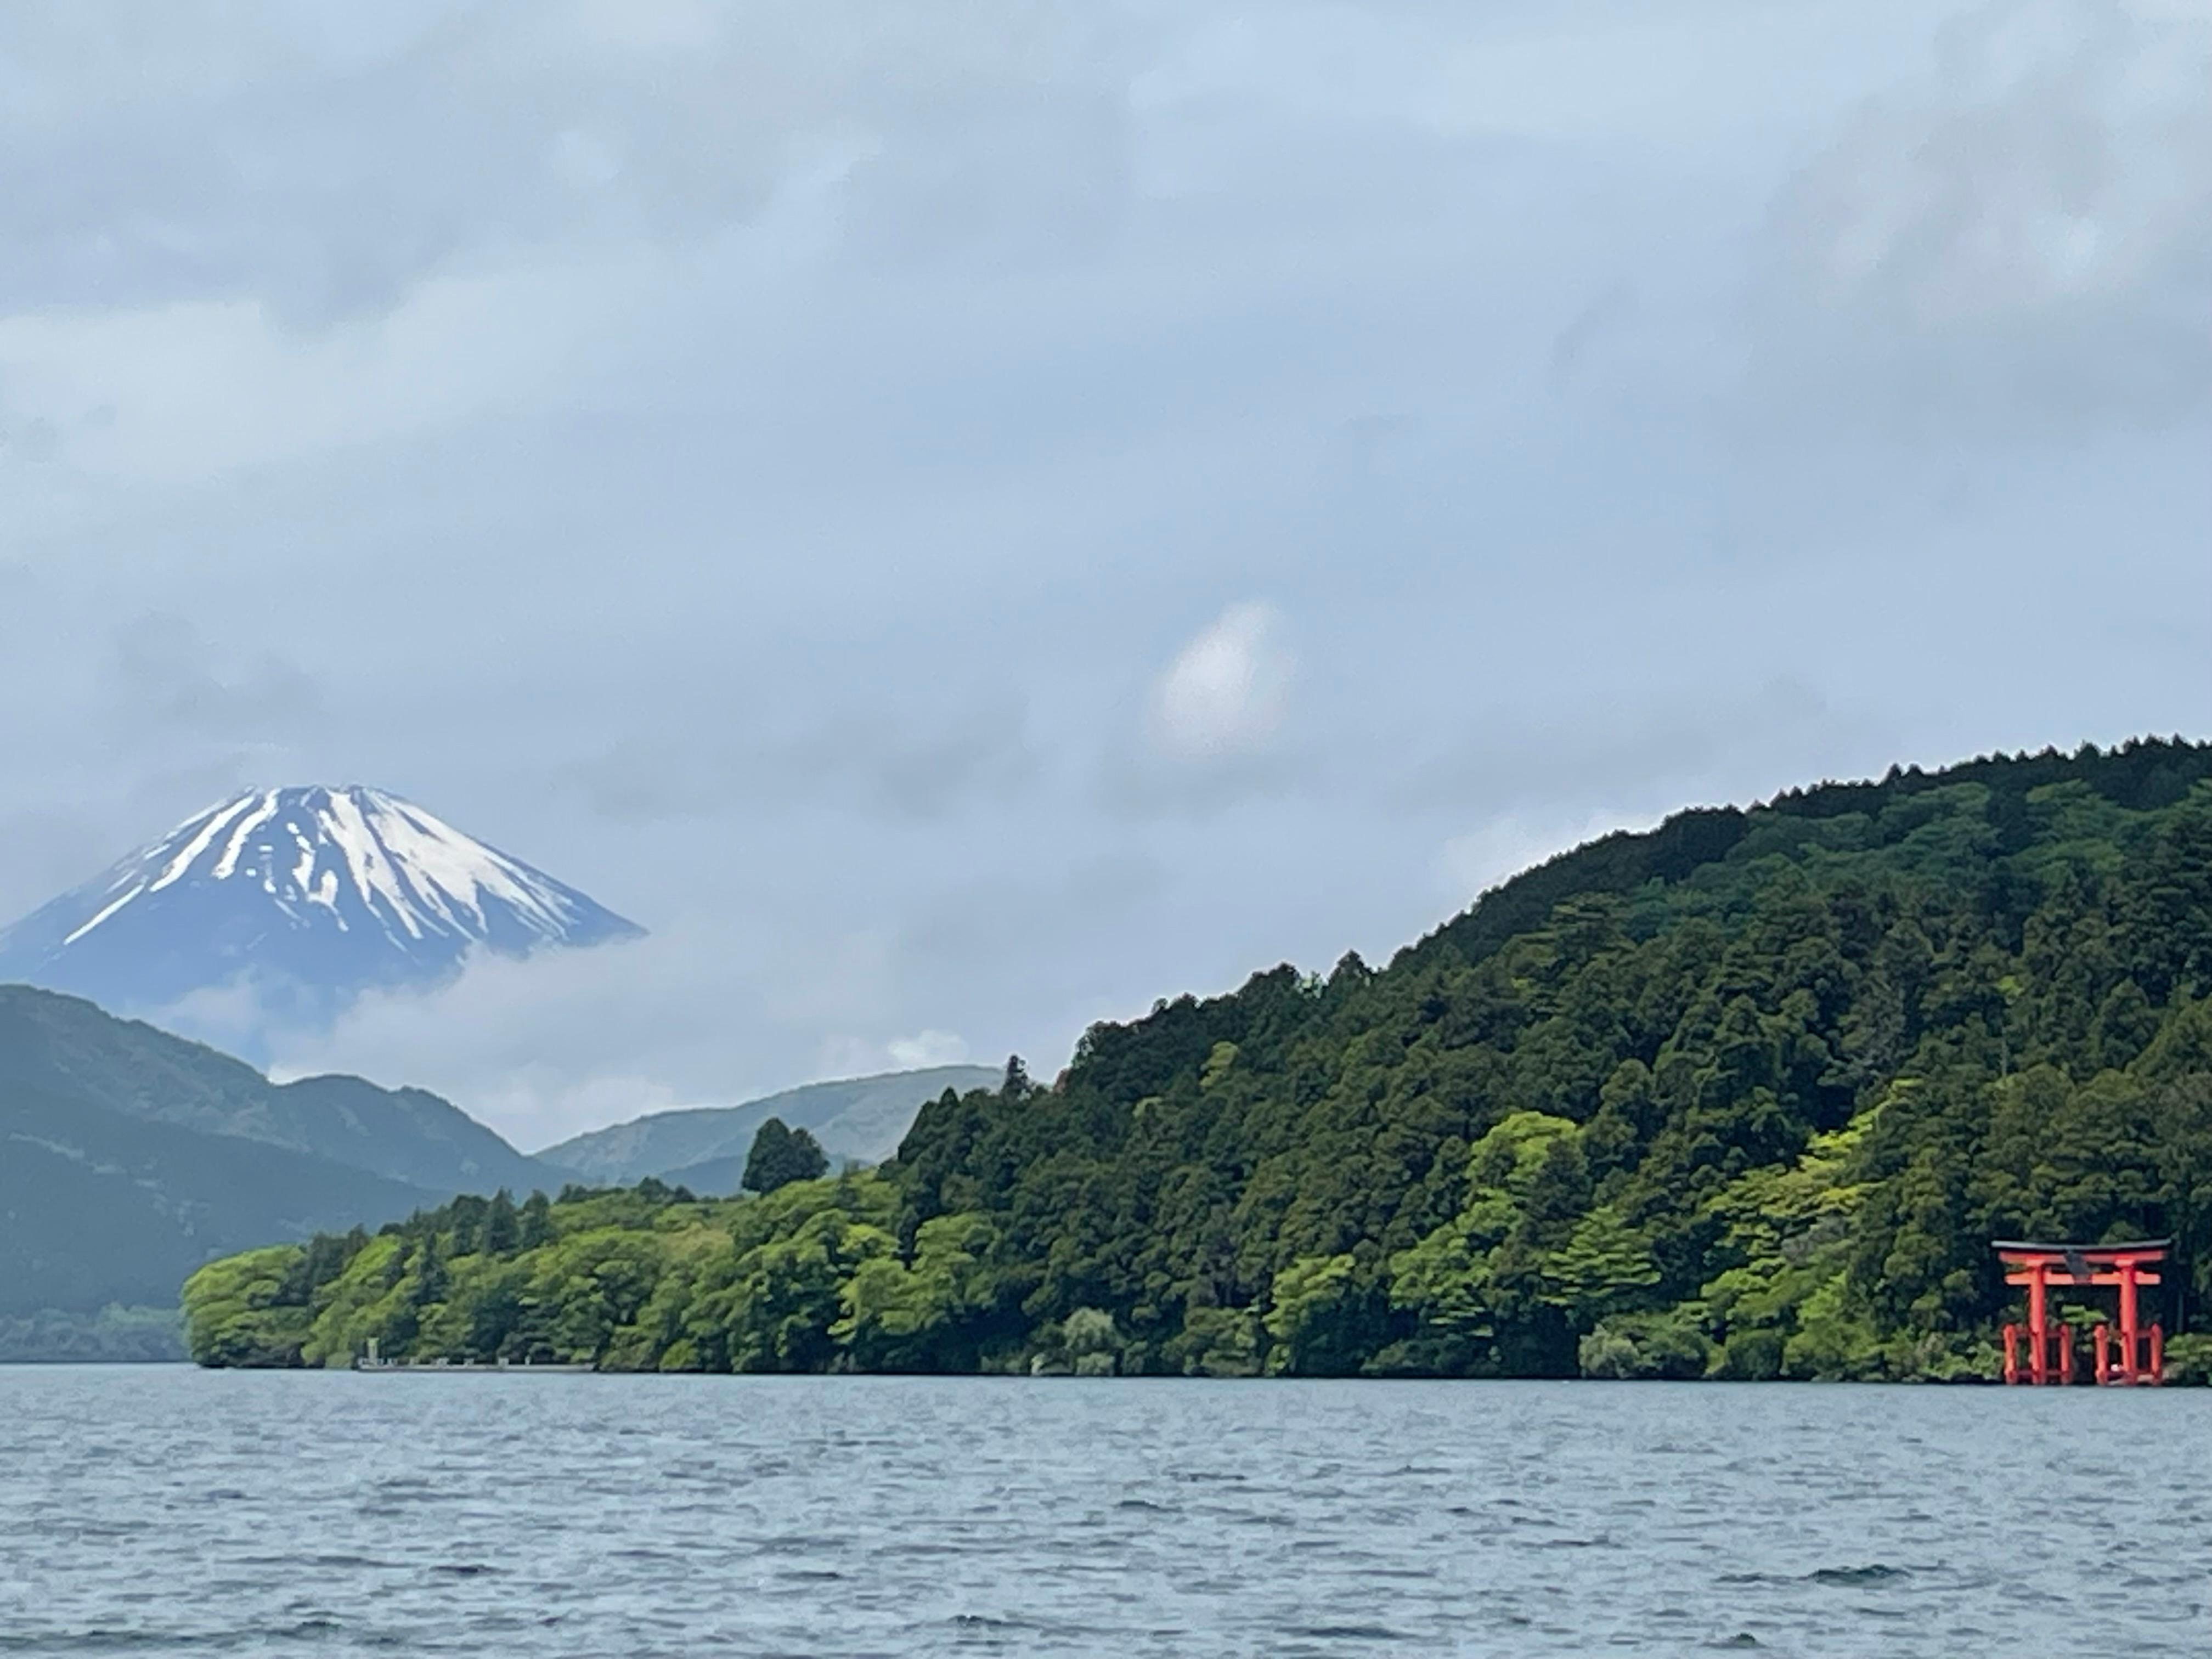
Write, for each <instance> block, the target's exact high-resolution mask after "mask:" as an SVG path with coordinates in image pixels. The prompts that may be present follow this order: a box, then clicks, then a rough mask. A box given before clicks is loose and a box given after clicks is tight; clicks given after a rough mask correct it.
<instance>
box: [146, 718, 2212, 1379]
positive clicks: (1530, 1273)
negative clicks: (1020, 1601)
mask: <svg viewBox="0 0 2212 1659" xmlns="http://www.w3.org/2000/svg"><path fill="white" fill-rule="evenodd" d="M1078 945H1079V942H1074V941H1072V942H1071V948H1077V947H1078ZM525 1211H527V1214H526V1213H525ZM495 1218H496V1219H495ZM2165 1235H2172V1236H2174V1237H2176V1238H2177V1239H2178V1240H2179V1246H2180V1250H2181V1254H2182V1256H2183V1261H2184V1269H2183V1271H2182V1273H2179V1274H2176V1275H2170V1278H2171V1279H2173V1280H2175V1281H2176V1282H2172V1283H2170V1284H2169V1285H2168V1286H2167V1287H2166V1302H2165V1304H2164V1305H2163V1307H2162V1308H2160V1309H2158V1310H2155V1311H2158V1312H2160V1313H2162V1314H2163V1316H2165V1317H2166V1320H2167V1322H2168V1325H2169V1328H2174V1327H2175V1326H2177V1325H2179V1324H2183V1323H2186V1322H2194V1321H2195V1320H2196V1317H2197V1309H2198V1306H2199V1304H2200V1302H2201V1300H2202V1298H2203V1297H2205V1296H2206V1295H2207V1294H2208V1293H2212V746H2207V745H2203V744H2186V743H2183V742H2181V741H2179V740H2178V739H2177V740H2175V741H2172V742H2155V741H2149V742H2139V743H2133V744H2128V745H2127V746H2125V747H2124V748H2123V749H2121V750H2116V751H2111V752H2100V751H2099V750H2094V749H2084V750H2081V751H2080V752H2079V753H2076V754H2074V755H2070V756H2062V755H2058V754H2056V753H2045V754H2043V755H2040V756H2034V757H2017V758H2011V757H1997V758H1995V759H1990V760H1984V761H1978V762H1975V763H1970V764H1968V765H1965V766H1960V767H1957V768H1954V769H1949V770H1948V771H1945V772H1942V773H1937V774H1922V773H1920V772H1918V771H1906V772H1901V773H1893V774H1892V775H1890V776H1889V777H1888V778H1887V779H1885V780H1883V781H1881V782H1880V783H1869V784H1855V785H1838V786H1826V787H1820V788H1817V789H1813V790H1808V791H1803V792H1797V793H1790V794H1788V795H1785V796H1783V797H1781V798H1779V799H1776V800H1774V801H1772V802H1771V803H1768V804H1766V805H1763V806H1759V807H1757V808H1754V809H1751V810H1748V811H1736V810H1734V809H1723V810H1720V811H1696V812H1688V813H1684V814H1682V815H1680V816H1679V817H1674V818H1673V819H1670V820H1669V821H1668V823H1666V824H1664V825H1662V827H1661V828H1659V829H1656V830H1654V831H1651V832H1650V833H1648V834H1643V835H1626V834H1624V835H1617V836H1608V837H1607V838H1606V839H1604V840H1602V841H1600V842H1595V843H1592V844H1591V845H1589V846H1587V847H1583V848H1578V849H1577V850H1576V851H1574V852H1572V853H1570V854H1565V855H1563V856H1561V857H1559V858H1558V859H1555V860H1552V861H1551V862H1550V863H1548V864H1546V865H1544V866H1541V867H1540V868H1538V869H1536V870H1533V871H1531V872H1527V873H1526V874H1524V875H1522V876H1521V877H1519V878H1516V879H1515V880H1514V881H1512V882H1510V883H1508V884H1506V885H1505V886H1504V887H1503V888H1502V889H1500V890H1497V891H1495V892H1492V893H1491V894H1488V895H1486V896H1485V897H1484V898H1483V899H1482V900H1481V902H1479V903H1478V904H1477V905H1476V906H1475V907H1474V908H1473V909H1472V910H1470V911H1469V912H1468V913H1467V914H1466V915H1462V916H1461V917H1459V918H1458V919H1457V920H1455V921H1452V922H1450V923H1449V924H1448V925H1446V926H1445V927H1443V928H1441V929H1440V930H1438V931H1437V933H1434V934H1432V935H1431V936H1430V937H1429V938H1427V939H1424V940H1422V941H1421V942H1420V943H1419V944H1418V945H1413V946H1412V947H1409V948H1408V949H1407V950H1406V951H1402V952H1401V953H1400V955H1399V957H1397V959H1396V960H1395V961H1394V962H1393V963H1391V964H1390V965H1389V967H1387V968H1385V969H1372V968H1370V967H1369V966H1367V965H1366V964H1365V963H1362V962H1360V961H1358V959H1357V958H1356V957H1346V958H1345V959H1344V960H1343V961H1342V962H1340V963H1338V964H1337V966H1336V967H1335V969H1334V970H1333V971H1331V972H1330V973H1329V974H1328V975H1326V976H1319V975H1302V974H1300V973H1298V972H1297V971H1296V970H1294V969H1291V968H1287V967H1285V968H1279V969H1274V970H1273V971H1271V972H1268V973H1265V974H1261V975H1256V976H1255V977H1254V978H1253V979H1252V980H1251V981H1249V982H1248V983H1246V984H1245V985H1244V986H1243V987H1242V988H1241V989H1239V990H1237V991H1236V992H1235V993H1233V994H1229V995H1226V996H1222V997H1218V998H1212V999H1209V1000H1198V999H1194V998H1190V997H1184V998H1182V999H1180V1000H1176V1001H1174V1002H1164V1003H1162V1004H1160V1005H1158V1006H1157V1007H1156V1008H1155V1009H1154V1010H1153V1012H1152V1014H1151V1015H1150V1016H1149V1017H1147V1018H1144V1019H1140V1020H1137V1021H1134V1022H1133V1023H1130V1024H1104V1025H1100V1026H1097V1027H1096V1028H1094V1029H1093V1030H1091V1032H1090V1033H1088V1034H1087V1035H1086V1036H1085V1038H1084V1040H1083V1042H1081V1044H1080V1045H1079V1048H1078V1051H1077V1053H1076V1054H1075V1056H1074V1058H1073V1062H1072V1063H1071V1064H1070V1066H1068V1067H1067V1069H1066V1072H1065V1073H1063V1074H1062V1075H1061V1076H1060V1078H1059V1079H1058V1080H1057V1081H1056V1082H1054V1084H1052V1085H1050V1086H1049V1087H1043V1086H1038V1085H1033V1084H1032V1083H1030V1081H1029V1080H1028V1079H1026V1078H1025V1077H1024V1075H1023V1074H1022V1073H1021V1070H1020V1068H1019V1066H1012V1067H1010V1068H1009V1073H1008V1076H1007V1078H1006V1083H1005V1085H1004V1087H1003V1088H1001V1089H1000V1090H997V1091H989V1092H975V1093H969V1094H967V1095H964V1096H955V1095H951V1094H947V1095H945V1096H944V1097H941V1098H940V1099H939V1100H938V1101H937V1102H935V1103H933V1104H932V1105H930V1106H929V1107H927V1108H926V1109H924V1111H923V1113H922V1115H921V1118H920V1119H919V1120H918V1121H916V1123H915V1126H914V1128H913V1130H912V1131H911V1133H909V1134H908V1136H907V1138H906V1140H905V1142H904V1143H903V1144H902V1146H901V1147H900V1149H899V1156H898V1158H896V1160H895V1161H894V1162H893V1163H891V1164H888V1165H886V1166H885V1167H884V1169H883V1170H881V1171H880V1172H879V1173H877V1174H873V1175H864V1176H847V1177H844V1178H841V1179H834V1180H829V1181H822V1182H807V1183H802V1184H800V1185H796V1186H793V1187H790V1188H785V1189H783V1190H781V1191H780V1192H777V1193H775V1194H772V1195H771V1196H769V1197H768V1198H765V1199H760V1200H750V1201H732V1202H722V1203H714V1204H702V1203H697V1202H692V1201H687V1195H685V1194H680V1193H676V1192H671V1190H669V1189H667V1188H640V1189H633V1190H631V1191H629V1192H626V1193H621V1194H586V1193H583V1192H581V1191H578V1192H575V1193H573V1194H569V1195H568V1199H567V1200H566V1201H563V1202H561V1203H558V1204H553V1205H546V1204H544V1203H543V1202H542V1201H540V1202H538V1203H537V1204H534V1205H532V1206H513V1205H512V1204H511V1203H504V1202H502V1203H501V1204H500V1205H486V1204H484V1203H483V1202H481V1201H477V1202H473V1203H469V1204H464V1205H462V1206H455V1207H449V1208H448V1209H447V1210H443V1211H440V1212H435V1213H426V1214H424V1215H422V1216H418V1217H417V1218H416V1219H415V1220H414V1221H413V1222H411V1223H409V1224H404V1225H401V1226H400V1227H398V1228H397V1229H393V1230H389V1231H387V1232H386V1234H384V1235H382V1236H380V1237H376V1238H374V1239H371V1238H368V1237H365V1236H363V1235H359V1234H356V1235H355V1236H354V1237H351V1238H349V1239H340V1238H330V1239H325V1240H321V1241H319V1242H318V1243H316V1244H314V1245H313V1246H311V1247H308V1248H307V1249H301V1248H300V1247H286V1248H279V1249H271V1250H268V1251H264V1252H258V1253H256V1254H254V1255H250V1256H247V1257H241V1258H235V1259H234V1260H232V1261H227V1262H223V1263H219V1264H216V1266H214V1267H210V1268H208V1269H205V1270H204V1271H203V1272H202V1273H200V1274H199V1275H197V1277H196V1278H195V1279H194V1280H193V1281H192V1283H191V1285H190V1286H189V1287H188V1289H187V1296H186V1301H187V1311H188V1314H189V1315H190V1316H191V1334H192V1341H193V1345H194V1349H195V1352H196V1353H197V1354H198V1355H199V1357H201V1358H203V1359H204V1360H208V1361H210V1362H212V1363H275V1364H287V1363H302V1362H305V1363H319V1362H333V1361H342V1360H343V1358H345V1357H347V1356H348V1355H349V1353H350V1352H355V1351H357V1348H358V1346H359V1344H360V1343H361V1342H362V1340H365V1339H366V1338H367V1337H368V1336H370V1335H375V1336H378V1337H380V1339H381V1340H382V1341H383V1342H384V1345H385V1347H386V1351H387V1352H402V1353H410V1352H411V1353H414V1354H416V1355H422V1356H428V1355H434V1354H447V1355H452V1356H455V1357H466V1356H488V1355H491V1354H495V1353H504V1354H507V1355H509V1356H512V1357H518V1358H520V1357H525V1356H532V1355H534V1356H538V1357H544V1358H552V1357H562V1358H567V1357H571V1356H581V1357H588V1358H597V1359H599V1361H600V1362H601V1363H603V1364H611V1365H618V1366H626V1367H659V1368H663V1369H692V1368H704V1369H725V1368H735V1369H743V1370H801V1369H829V1368H838V1367H851V1368H856V1369H924V1370H967V1369H977V1368H986V1369H1002V1368H1003V1369H1024V1370H1027V1369H1044V1370H1061V1369H1065V1370H1090V1371H1097V1370H1120V1371H1124V1372H1147V1373H1158V1372H1165V1373H1186V1372H1188V1373H1207V1374H1231V1375H1234V1374H1246V1373H1251V1372H1257V1371H1267V1372H1279V1373H1292V1374H1346V1373H1358V1374H1365V1375H1370V1376H1413V1375H1445V1376H1556V1375H1571V1374H1573V1373H1575V1372H1577V1370H1579V1371H1582V1372H1584V1373H1587V1374H1591V1375H1597V1376H1704V1375H1719V1376H1746V1377H1760V1376H1808V1377H1813V1376H1817V1377H1882V1376H1898V1377H1921V1376H1934V1377H1942V1376H1986V1375H1990V1374H1992V1373H1993V1371H1994V1370H1995V1359H1994V1354H1993V1351H1992V1348H1991V1340H1992V1337H1993V1334H1994V1331H1995V1327H1996V1324H1997V1323H1998V1322H1999V1321H2000V1320H2001V1318H2002V1316H2003V1310H2004V1307H2005V1292H2004V1289H2003V1286H2002V1283H2001V1282H2000V1280H1999V1278H1998V1275H1997V1273H1996V1271H1995V1265H1994V1262H1993V1261H1992V1259H1991V1256H1990V1250H1989V1241H1990V1239H1991V1238H1993V1237H2020V1236H2035V1237H2065V1238H2073V1239H2098V1238H2105V1237H2144V1236H2165ZM2204 1346H2205V1344H2204V1342H2203V1339H2184V1340H2180V1341H2179V1342H2177V1343H2176V1344H2175V1345H2174V1348H2173V1352H2174V1353H2175V1356H2176V1358H2177V1362H2178V1366H2179V1369H2180V1370H2183V1371H2184V1372H2190V1371H2197V1372H2199V1373H2201V1371H2202V1370H2203V1367H2204V1366H2205V1364H2206V1355H2205V1353H2204V1352H2203V1348H2204Z"/></svg>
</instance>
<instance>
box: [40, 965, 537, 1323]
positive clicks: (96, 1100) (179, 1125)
mask: <svg viewBox="0 0 2212 1659" xmlns="http://www.w3.org/2000/svg"><path fill="white" fill-rule="evenodd" d="M565 1178H566V1177H565V1176H563V1175H562V1173H561V1172H560V1171H558V1170H549V1169H547V1168H546V1167H544V1165H542V1164H538V1162H537V1161H536V1160H534V1159H532V1158H526V1157H524V1156H523V1155H522V1154H521V1153H520V1152H516V1151H515V1150H514V1148H513V1147H512V1146H508V1145H507V1142H505V1141H504V1140H502V1139H500V1138H499V1136H498V1135H496V1134H495V1133H492V1131H491V1130H489V1129H488V1128H486V1127H484V1126H483V1125H482V1124H481V1123H478V1122H477V1121H475V1120H474V1119H472V1118H471V1117H470V1116H469V1115H467V1114H466V1113H465V1112H463V1111H461V1110H460V1109H459V1108H458V1107H456V1106H453V1105H452V1104H450V1103H447V1102H446V1101H444V1100H441V1099H440V1098H439V1097H437V1096H435V1095H434V1094H429V1093H427V1092H425V1091H422V1090H420V1089H397V1090H390V1089H380V1088H378V1087H377V1086H376V1085H374V1084H373V1083H368V1082H365V1081H363V1080H362V1079H360V1078H355V1077H315V1078H303V1079H300V1080H299V1081H298V1082H295V1083H284V1084H278V1083H272V1082H270V1080H269V1079H267V1078H265V1077H264V1076H263V1075H262V1074H261V1073H258V1072H257V1071H255V1070H254V1069H253V1068H252V1066H248V1065H246V1064H245V1063H244V1062H243V1061H240V1060H234V1059H232V1058H231V1057H230V1056H229V1055H228V1054H218V1053H217V1052H216V1050H214V1049H212V1048H205V1047H203V1046H202V1045H201V1044H199V1043H197V1042H187V1041H186V1040H185V1039H184V1038H182V1037H177V1036H171V1035H169V1034H168V1033H167V1032H166V1031H161V1030H155V1028H154V1027H152V1026H150V1025H146V1024H140V1023H139V1022H137V1021H136V1020H125V1019H118V1018H115V1017H114V1016H113V1015H112V1014H108V1013H106V1012H102V1011H101V1010H100V1009H99V1008H97V1007H95V1006H94V1005H93V1004H91V1003H89V1002H87V1001H84V1000H82V999H80V998H76V997H70V996H64V995H61V994H57V993H55V992H51V991H43V990H38V989H35V988H33V987H30V986H27V985H0V1316H8V1315H10V1314H21V1313H28V1312H33V1311H36V1310H42V1309H58V1310H82V1311H90V1310H94V1309H97V1308H99V1307H100V1306H102V1305H104V1304H108V1303H122V1304H141V1303H143V1304H167V1303H168V1302H170V1301H171V1300H172V1299H173V1297H175V1295H176V1291H177V1286H178V1285H179V1282H181V1280H182V1279H183V1277H184V1275H185V1273H189V1272H190V1271H191V1269H192V1268H193V1267H197V1266H198V1265H199V1263H200V1262H201V1261H204V1260H206V1259H207V1258H208V1257H209V1256H210V1255H219V1254H221V1253H222V1252H223V1251H225V1250H228V1249H238V1248H240V1247H241V1246H243V1245H245V1244H248V1243H264V1242H266V1241H267V1240H269V1239H270V1238H296V1237H305V1236H306V1235H307V1234H309V1233H312V1232H314V1231H319V1230H336V1231H343V1230H344V1229H345V1228H347V1227H349V1226H351V1225H354V1224H356V1223H357V1222H358V1223H364V1224H367V1225H371V1226H374V1225H377V1224H379V1223H381V1222H384V1221H388V1220H392V1219H395V1218H398V1217H400V1216H404V1215H405V1214H407V1213H408V1212H410V1211H412V1210H415V1209H416V1208H418V1207H421V1206H425V1205H435V1204H436V1203H438V1202H439V1201H441V1200H443V1199H445V1198H447V1197H450V1196H451V1195H453V1194H456V1193H463V1192H472V1193H489V1192H491V1191H494V1190H495V1189H497V1188H501V1187H506V1188H511V1189H513V1190H514V1191H516V1192H518V1193H526V1192H528V1191H529V1190H530V1189H532V1188H536V1187H544V1188H548V1189H549V1190H551V1189H554V1188H558V1187H559V1186H560V1185H561V1183H562V1181H563V1180H564V1179H565Z"/></svg>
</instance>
